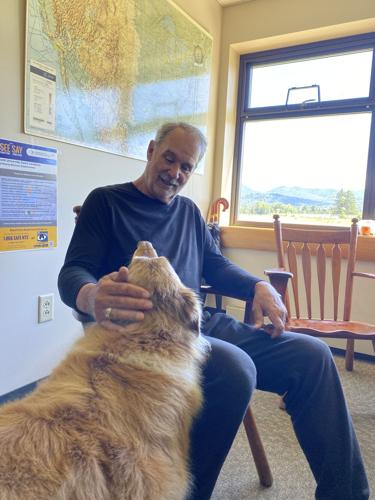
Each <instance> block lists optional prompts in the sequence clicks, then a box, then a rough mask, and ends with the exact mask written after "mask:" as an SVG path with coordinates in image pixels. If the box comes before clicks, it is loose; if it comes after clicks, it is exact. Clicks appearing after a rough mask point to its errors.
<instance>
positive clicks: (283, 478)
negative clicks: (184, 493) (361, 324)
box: [212, 356, 375, 500]
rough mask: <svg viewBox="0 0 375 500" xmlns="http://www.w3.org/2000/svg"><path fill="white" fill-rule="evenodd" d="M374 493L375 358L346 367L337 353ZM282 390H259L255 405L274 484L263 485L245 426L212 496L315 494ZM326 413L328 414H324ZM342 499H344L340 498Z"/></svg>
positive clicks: (294, 497)
mask: <svg viewBox="0 0 375 500" xmlns="http://www.w3.org/2000/svg"><path fill="white" fill-rule="evenodd" d="M335 359H336V364H337V366H338V369H339V371H340V374H341V378H342V383H343V387H344V391H345V394H346V397H347V401H348V404H349V407H350V410H351V414H352V417H353V422H354V425H355V428H356V432H357V437H358V440H359V442H360V445H361V449H362V454H363V457H364V461H365V464H366V468H367V474H368V478H369V482H370V486H371V490H372V496H371V499H375V364H372V363H368V362H365V361H358V360H356V361H355V365H354V371H353V372H351V373H350V372H347V371H345V368H344V359H343V358H342V357H338V356H336V357H335ZM278 401H279V398H278V396H276V395H274V394H268V393H264V392H260V391H259V392H257V393H256V394H255V395H254V398H253V410H254V414H255V417H256V421H257V426H258V428H259V432H260V433H261V436H262V441H263V444H264V447H265V449H266V452H267V456H268V460H269V462H270V466H271V469H272V474H273V478H274V484H273V485H272V486H271V488H263V487H262V486H260V485H259V481H258V476H257V473H256V470H255V465H254V462H253V459H252V456H251V453H250V449H249V445H248V442H247V439H246V434H245V432H244V429H243V426H241V429H240V431H239V433H238V435H237V438H236V440H235V442H234V444H233V447H232V449H231V451H230V453H229V455H228V457H227V460H226V462H225V464H224V467H223V469H222V472H221V474H220V477H219V479H218V482H217V485H216V488H215V491H214V494H213V496H212V500H245V499H246V500H248V499H259V500H289V499H291V500H313V499H314V491H315V481H314V479H313V476H312V474H311V472H310V469H309V467H308V465H307V462H306V459H305V457H304V455H303V452H302V451H301V449H300V448H299V445H298V443H297V440H296V438H295V435H294V432H293V429H292V426H291V424H290V420H289V416H288V415H287V413H286V412H284V411H282V410H280V409H279V408H278ZM322 418H323V419H324V416H323V415H322ZM337 500H341V499H337Z"/></svg>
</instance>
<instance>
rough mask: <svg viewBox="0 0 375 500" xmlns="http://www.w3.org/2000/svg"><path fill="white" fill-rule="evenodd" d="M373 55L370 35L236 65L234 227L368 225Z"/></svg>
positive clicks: (372, 197)
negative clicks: (355, 221) (278, 219)
mask: <svg viewBox="0 0 375 500" xmlns="http://www.w3.org/2000/svg"><path fill="white" fill-rule="evenodd" d="M374 49H375V33H370V34H366V35H359V36H356V37H350V38H343V39H339V40H331V41H327V42H319V43H313V44H308V45H301V46H298V47H292V48H287V49H278V50H273V51H269V52H261V53H257V54H247V55H244V56H242V57H241V62H240V80H239V82H240V83H239V95H238V116H237V131H236V147H235V159H234V160H235V167H236V168H235V183H234V185H235V196H234V198H235V210H234V212H235V213H234V214H233V217H232V221H233V223H235V224H244V225H246V224H249V223H251V224H254V223H255V224H262V223H268V222H271V221H272V215H273V214H274V213H279V214H280V215H282V217H283V221H284V222H290V223H299V224H312V225H324V224H326V225H327V224H328V225H333V226H343V225H345V226H347V225H349V224H350V221H351V219H352V218H353V217H357V218H366V219H374V218H375V151H374V145H375V121H374V120H373V116H374V112H375V64H374ZM373 123H374V125H372V124H373Z"/></svg>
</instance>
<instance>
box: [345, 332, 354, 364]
mask: <svg viewBox="0 0 375 500" xmlns="http://www.w3.org/2000/svg"><path fill="white" fill-rule="evenodd" d="M353 360H354V340H353V339H348V340H347V341H346V353H345V368H346V369H347V370H348V371H349V372H351V371H352V370H353Z"/></svg>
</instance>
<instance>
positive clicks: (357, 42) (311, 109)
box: [230, 32, 375, 228]
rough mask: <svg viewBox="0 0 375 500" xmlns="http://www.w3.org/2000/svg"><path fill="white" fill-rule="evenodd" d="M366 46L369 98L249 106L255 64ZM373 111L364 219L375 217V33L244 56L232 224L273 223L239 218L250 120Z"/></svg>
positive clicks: (238, 101)
mask: <svg viewBox="0 0 375 500" xmlns="http://www.w3.org/2000/svg"><path fill="white" fill-rule="evenodd" d="M363 49H372V50H373V56H372V67H371V76H370V86H369V96H368V97H360V98H352V99H339V100H331V101H321V102H308V103H305V104H288V106H287V107H286V105H277V106H268V107H256V108H250V107H248V105H247V103H248V102H249V91H250V83H249V82H251V68H252V66H253V65H255V64H260V63H263V64H264V63H266V64H269V63H277V62H291V61H293V60H296V59H304V58H312V57H319V56H324V55H334V54H337V55H339V54H344V53H345V52H353V51H355V50H363ZM369 111H370V112H371V114H372V116H371V126H370V137H369V149H368V158H367V170H366V181H365V188H364V201H363V212H362V218H363V219H375V32H374V33H365V34H362V35H355V36H349V37H344V38H337V39H333V40H326V41H319V42H313V43H308V44H303V45H297V46H292V47H285V48H281V49H274V50H268V51H262V52H255V53H250V54H244V55H242V56H241V57H240V66H239V80H238V97H237V119H236V133H235V145H234V158H233V162H234V163H233V165H234V168H233V183H232V200H233V201H234V203H232V211H231V217H230V223H231V225H236V226H255V227H269V226H270V225H271V224H272V223H271V221H270V222H269V223H267V222H257V221H243V220H239V219H238V217H237V213H238V203H239V190H240V178H241V159H242V158H241V155H242V138H243V131H244V124H245V123H246V122H247V121H253V120H254V121H255V120H267V119H275V118H292V117H303V116H324V115H337V114H344V113H345V114H347V113H359V112H369ZM270 215H272V214H270ZM291 225H292V224H291ZM298 226H302V227H306V224H293V227H298ZM309 227H311V228H313V227H321V228H324V227H325V228H328V227H332V226H330V225H328V224H327V225H320V226H316V225H311V226H310V225H309Z"/></svg>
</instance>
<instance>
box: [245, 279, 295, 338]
mask: <svg viewBox="0 0 375 500" xmlns="http://www.w3.org/2000/svg"><path fill="white" fill-rule="evenodd" d="M252 313H253V318H254V323H255V326H256V327H257V328H262V327H263V326H264V320H263V318H264V316H268V317H269V319H270V321H271V323H272V325H273V328H272V331H271V332H270V333H271V336H272V337H278V336H279V335H280V334H281V332H282V331H283V330H284V328H285V323H286V320H287V316H288V313H287V310H286V307H285V305H284V303H283V301H282V300H281V297H280V295H279V294H278V293H277V291H276V290H275V289H274V287H273V286H272V285H270V284H269V283H267V282H266V281H259V282H258V283H257V284H256V285H255V295H254V300H253V309H252Z"/></svg>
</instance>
